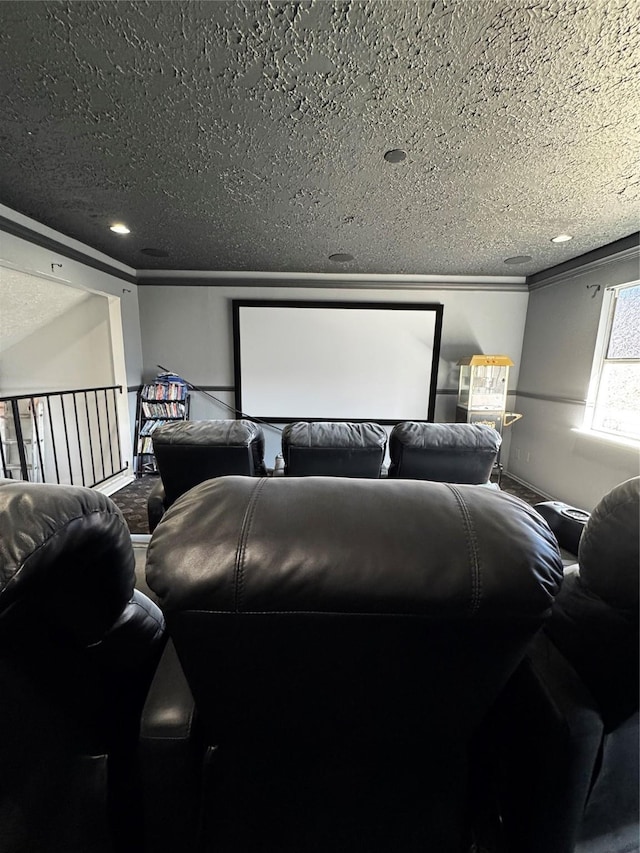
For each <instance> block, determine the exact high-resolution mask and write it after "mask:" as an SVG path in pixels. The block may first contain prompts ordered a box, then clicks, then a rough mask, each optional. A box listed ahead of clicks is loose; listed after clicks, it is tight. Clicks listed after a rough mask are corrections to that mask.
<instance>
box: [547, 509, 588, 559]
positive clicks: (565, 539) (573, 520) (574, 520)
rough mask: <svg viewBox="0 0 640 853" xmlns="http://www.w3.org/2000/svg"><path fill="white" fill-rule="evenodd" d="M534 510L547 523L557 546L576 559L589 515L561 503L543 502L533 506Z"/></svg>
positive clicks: (582, 510) (584, 511)
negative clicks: (556, 541)
mask: <svg viewBox="0 0 640 853" xmlns="http://www.w3.org/2000/svg"><path fill="white" fill-rule="evenodd" d="M534 509H535V510H536V511H537V512H539V513H540V515H541V516H542V517H543V518H544V520H545V521H546V522H547V524H548V525H549V527H550V528H551V530H552V531H553V534H554V536H555V537H556V539H557V540H558V545H560V547H561V548H563V549H564V550H565V551H569V553H570V554H573V555H575V556H576V557H577V556H578V545H579V543H580V537H581V536H582V531H583V530H584V528H585V526H586V523H587V521H588V520H589V513H588V512H587V511H586V510H584V509H578V508H577V507H575V506H569V504H565V503H562V502H561V501H543V502H542V503H538V504H535V505H534Z"/></svg>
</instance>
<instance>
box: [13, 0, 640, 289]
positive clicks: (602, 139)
mask: <svg viewBox="0 0 640 853" xmlns="http://www.w3.org/2000/svg"><path fill="white" fill-rule="evenodd" d="M639 21H640V2H639V0H539V2H535V0H512V2H503V1H502V0H433V2H431V0H415V1H414V0H407V2H402V0H369V1H368V2H356V0H352V1H351V2H334V0H308V2H193V0H190V2H180V0H172V2H124V0H120V2H45V3H43V2H3V3H0V69H1V77H0V86H1V88H2V100H1V104H2V112H1V115H0V173H1V176H0V202H2V203H4V204H6V205H8V206H9V207H11V208H13V209H15V210H17V211H19V212H21V213H23V214H26V215H28V216H30V217H33V218H34V219H36V220H38V221H39V222H41V223H44V224H46V225H49V226H52V227H53V228H56V229H58V230H59V231H61V232H63V233H64V234H67V235H71V236H73V237H75V238H77V239H79V240H82V241H83V242H85V243H87V244H89V245H90V246H92V247H94V248H96V249H99V250H101V251H103V252H106V253H107V254H108V255H110V256H111V257H113V258H117V259H118V260H120V261H123V262H125V263H127V264H130V265H131V266H133V267H135V268H138V269H141V268H147V269H173V270H175V269H191V270H266V271H290V272H298V271H300V272H305V271H308V272H355V273H414V274H420V273H431V274H446V273H449V274H478V275H496V274H497V275H500V274H504V275H513V274H519V275H526V274H530V273H533V272H535V271H538V270H541V269H544V268H547V267H550V266H552V265H554V264H557V263H560V262H562V261H565V260H567V259H569V258H571V257H573V256H576V255H580V254H582V253H584V252H587V251H589V250H591V249H594V248H597V247H599V246H601V245H603V244H606V243H609V242H611V241H613V240H616V239H619V238H621V237H624V236H626V235H628V234H630V233H631V232H634V231H636V230H638V222H639V219H640V183H639V180H640V179H639V175H638V160H639V154H640V150H639V134H638V117H639V115H640V96H639V92H640V87H639V71H640V24H639ZM393 148H401V149H404V150H405V151H406V153H407V157H406V159H405V160H404V161H403V162H400V163H389V162H387V161H385V160H384V158H383V155H384V153H385V152H386V151H387V150H389V149H393ZM113 221H124V222H126V223H127V224H128V226H129V227H130V228H131V231H132V233H131V234H130V235H129V236H127V237H124V238H122V237H117V236H115V235H113V234H112V233H111V232H110V231H109V230H108V225H109V224H110V223H111V222H113ZM565 231H566V232H569V233H570V234H573V235H575V239H574V240H573V241H572V242H570V243H565V244H562V245H558V246H556V245H554V244H552V243H550V242H549V240H550V238H551V237H553V236H554V235H556V234H558V233H561V232H565ZM144 248H148V249H149V248H150V249H153V250H156V251H161V252H166V253H167V254H168V257H166V258H158V257H156V258H154V257H149V256H148V255H147V254H145V253H142V252H141V250H142V249H144ZM333 253H346V254H349V255H353V257H354V260H353V261H349V262H347V263H338V264H336V263H334V262H332V261H330V260H329V259H328V256H329V255H330V254H333ZM517 255H531V256H532V260H531V261H530V262H529V263H524V264H520V265H517V266H512V265H510V266H505V264H504V259H505V258H508V257H511V256H517Z"/></svg>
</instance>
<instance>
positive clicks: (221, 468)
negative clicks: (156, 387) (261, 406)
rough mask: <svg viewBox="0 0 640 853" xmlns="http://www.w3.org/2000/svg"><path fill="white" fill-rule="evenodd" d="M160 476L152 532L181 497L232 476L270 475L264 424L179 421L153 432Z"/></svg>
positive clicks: (152, 499)
mask: <svg viewBox="0 0 640 853" xmlns="http://www.w3.org/2000/svg"><path fill="white" fill-rule="evenodd" d="M153 452H154V454H155V457H156V463H157V465H158V470H159V472H160V478H161V479H160V480H159V482H158V483H156V485H155V486H154V487H153V489H152V490H151V493H150V495H149V499H148V503H147V515H148V521H149V532H151V533H153V531H154V529H155V527H156V525H157V524H158V522H159V521H160V519H161V518H162V516H163V514H164V512H165V511H166V510H167V509H168V507H170V506H171V504H172V503H173V502H174V501H175V500H176V499H177V498H179V497H180V495H182V494H184V493H185V492H187V491H189V489H191V488H193V486H197V485H198V483H202V482H204V480H209V479H211V478H212V477H223V476H225V475H227V474H243V475H246V476H248V477H253V476H262V475H264V474H265V473H266V468H265V464H264V435H263V432H262V428H261V427H260V426H258V424H255V423H254V422H253V421H248V420H233V419H229V420H208V421H179V422H176V423H172V424H165V425H163V426H161V427H159V428H158V429H157V430H156V431H155V432H154V433H153Z"/></svg>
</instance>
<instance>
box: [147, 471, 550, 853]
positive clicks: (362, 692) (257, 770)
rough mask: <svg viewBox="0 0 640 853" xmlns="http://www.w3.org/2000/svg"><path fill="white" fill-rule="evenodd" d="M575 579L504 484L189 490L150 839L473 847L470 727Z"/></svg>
mask: <svg viewBox="0 0 640 853" xmlns="http://www.w3.org/2000/svg"><path fill="white" fill-rule="evenodd" d="M561 577H562V563H561V560H560V555H559V552H558V548H557V544H556V542H555V539H554V537H553V535H552V533H551V531H550V530H549V528H548V526H547V525H546V523H545V522H544V520H543V519H542V518H541V516H540V515H538V513H536V512H535V511H534V510H533V509H532V508H531V507H529V506H527V505H525V504H524V503H523V502H522V501H519V500H518V499H516V498H513V497H511V496H509V495H507V494H505V493H502V492H499V491H493V490H489V489H478V488H476V487H475V486H464V485H463V486H451V485H447V484H440V483H427V482H412V481H403V480H387V479H385V480H368V479H345V480H339V479H338V478H335V477H289V478H287V477H281V478H264V479H262V480H258V481H252V480H250V479H248V478H243V477H225V478H222V479H217V480H210V481H208V482H206V483H202V484H201V485H199V486H197V487H195V488H194V489H192V490H191V491H189V492H188V493H186V494H184V495H183V496H182V497H181V498H179V499H178V500H177V501H176V502H175V503H174V504H173V506H172V507H171V508H170V509H169V510H168V512H167V513H166V515H165V517H164V518H163V521H162V524H160V525H159V526H158V528H157V529H156V531H155V533H154V535H153V537H152V540H151V544H150V547H149V555H148V562H147V582H148V584H149V586H150V587H151V589H153V590H154V592H155V594H156V595H157V596H158V599H159V601H160V602H161V606H162V609H163V611H164V613H165V616H166V619H167V624H168V629H169V632H170V634H171V637H172V644H171V645H170V646H168V649H167V654H166V656H165V658H163V661H162V662H161V665H160V667H159V669H158V673H157V676H156V679H155V681H154V684H153V687H152V689H151V692H150V696H149V701H148V703H147V706H146V707H145V712H144V715H143V722H142V745H141V754H142V756H143V770H144V771H145V784H146V791H147V795H146V796H147V803H148V811H147V824H148V826H149V828H150V832H151V837H152V839H153V841H152V843H151V844H150V845H149V846H150V848H152V849H154V851H156V853H159V851H161V850H167V851H169V850H172V849H176V848H175V846H173V847H172V845H175V839H183V843H184V839H188V842H187V844H188V846H187V847H186V848H184V849H189V850H191V851H204V850H207V851H209V850H211V851H214V850H215V851H217V853H231V851H233V853H239V851H242V853H257V851H260V853H276V851H277V853H294V851H295V853H311V851H332V853H334V851H335V853H338V851H350V853H364V851H367V853H389V851H391V850H397V851H402V853H413V851H424V850H434V851H435V850H437V851H439V853H447V851H456V853H460V851H463V850H465V851H466V850H468V845H469V843H470V837H471V833H472V820H471V816H472V812H473V809H472V801H473V799H474V794H473V792H471V791H470V790H469V787H468V785H469V772H468V770H469V768H468V762H469V753H468V748H469V745H470V743H471V740H472V737H473V733H474V732H475V731H476V729H477V727H478V725H479V723H480V721H481V720H482V719H483V717H484V715H485V714H486V713H487V711H488V709H489V708H490V706H491V705H492V703H493V702H494V701H495V699H496V696H497V695H498V694H499V692H500V690H501V689H502V687H503V685H504V684H505V682H506V681H507V679H508V677H509V676H510V675H511V673H512V672H513V671H514V669H515V668H516V666H517V665H518V663H519V661H520V660H521V659H522V656H523V655H524V654H525V651H526V649H527V646H528V644H529V642H530V640H531V638H532V636H533V635H534V634H535V633H536V631H538V629H539V628H540V626H541V625H542V624H543V622H544V620H545V618H546V617H547V615H548V613H549V610H550V607H551V605H552V602H553V599H554V596H555V594H556V592H557V590H558V588H559V585H560V580H561ZM176 653H177V654H176ZM176 768H178V771H176ZM180 774H182V775H180ZM185 790H186V791H189V792H190V793H189V797H188V801H189V802H190V803H192V804H196V805H195V809H196V812H197V813H196V814H194V813H193V810H192V811H191V813H188V812H186V811H185V809H184V794H183V792H184V791H185Z"/></svg>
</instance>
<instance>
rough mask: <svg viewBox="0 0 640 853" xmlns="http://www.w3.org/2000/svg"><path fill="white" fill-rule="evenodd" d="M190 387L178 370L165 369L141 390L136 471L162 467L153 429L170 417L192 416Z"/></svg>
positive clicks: (137, 415) (182, 419) (180, 418)
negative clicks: (154, 444) (165, 370)
mask: <svg viewBox="0 0 640 853" xmlns="http://www.w3.org/2000/svg"><path fill="white" fill-rule="evenodd" d="M189 402H190V398H189V390H188V386H187V384H186V382H185V381H184V380H183V379H181V378H180V377H179V376H175V375H174V374H169V373H166V374H165V373H162V374H160V375H159V376H157V377H156V379H155V380H154V381H153V382H150V383H147V384H146V385H143V386H142V387H141V388H140V390H139V391H138V401H137V407H136V434H135V438H134V449H135V466H134V468H135V472H136V475H137V476H138V477H141V476H142V475H143V474H155V473H157V471H158V468H157V466H156V460H155V456H154V453H153V433H154V431H155V430H156V429H157V428H158V427H159V426H162V424H165V423H168V422H170V421H186V420H189Z"/></svg>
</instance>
